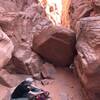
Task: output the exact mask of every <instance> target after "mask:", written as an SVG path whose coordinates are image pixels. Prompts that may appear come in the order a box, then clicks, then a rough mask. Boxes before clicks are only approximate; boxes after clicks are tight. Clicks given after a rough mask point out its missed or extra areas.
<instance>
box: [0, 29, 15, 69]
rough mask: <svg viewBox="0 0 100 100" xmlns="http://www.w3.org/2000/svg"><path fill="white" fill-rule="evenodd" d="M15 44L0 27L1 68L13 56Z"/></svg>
mask: <svg viewBox="0 0 100 100" xmlns="http://www.w3.org/2000/svg"><path fill="white" fill-rule="evenodd" d="M13 50H14V45H13V43H12V41H11V40H10V39H9V37H8V36H7V35H6V33H4V32H3V31H2V29H0V69H1V68H2V67H4V65H6V64H7V63H8V61H9V60H10V59H11V57H12V52H13Z"/></svg>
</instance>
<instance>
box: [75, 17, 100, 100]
mask: <svg viewBox="0 0 100 100" xmlns="http://www.w3.org/2000/svg"><path fill="white" fill-rule="evenodd" d="M77 24H78V25H77V26H79V27H77V32H78V33H79V34H78V36H77V43H76V49H77V52H78V55H77V57H76V58H75V65H76V69H77V72H78V75H79V77H80V80H81V82H82V84H83V86H84V88H85V90H86V91H87V94H88V96H89V99H90V100H100V16H98V17H87V18H82V19H80V21H79V22H78V23H77Z"/></svg>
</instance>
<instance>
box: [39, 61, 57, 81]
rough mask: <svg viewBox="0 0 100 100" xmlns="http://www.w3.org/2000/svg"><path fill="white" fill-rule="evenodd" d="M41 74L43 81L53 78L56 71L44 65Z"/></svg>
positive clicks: (50, 65)
mask: <svg viewBox="0 0 100 100" xmlns="http://www.w3.org/2000/svg"><path fill="white" fill-rule="evenodd" d="M41 74H42V77H43V78H44V79H47V78H54V75H55V74H56V69H55V67H54V66H53V65H52V64H49V63H44V64H43V66H42V72H41Z"/></svg>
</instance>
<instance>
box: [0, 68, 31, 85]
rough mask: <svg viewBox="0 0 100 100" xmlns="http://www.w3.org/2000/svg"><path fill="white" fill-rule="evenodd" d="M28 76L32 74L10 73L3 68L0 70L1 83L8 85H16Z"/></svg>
mask: <svg viewBox="0 0 100 100" xmlns="http://www.w3.org/2000/svg"><path fill="white" fill-rule="evenodd" d="M28 77H30V76H29V75H22V74H10V73H8V72H7V71H6V70H4V69H2V70H1V71H0V84H2V85H5V86H7V87H16V86H17V85H18V84H19V83H20V82H22V81H23V80H24V79H26V78H28Z"/></svg>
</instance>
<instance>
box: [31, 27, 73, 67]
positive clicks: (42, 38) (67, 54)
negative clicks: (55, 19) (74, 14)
mask: <svg viewBox="0 0 100 100" xmlns="http://www.w3.org/2000/svg"><path fill="white" fill-rule="evenodd" d="M33 49H34V50H35V51H36V52H37V53H38V54H40V55H41V56H42V57H44V59H46V60H48V61H50V62H52V63H54V64H56V65H61V66H66V65H70V64H71V63H72V61H73V57H74V54H75V33H74V32H73V31H72V30H69V29H66V28H62V27H50V28H48V29H47V30H43V31H42V32H41V33H40V34H39V35H37V36H35V38H34V40H33Z"/></svg>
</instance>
